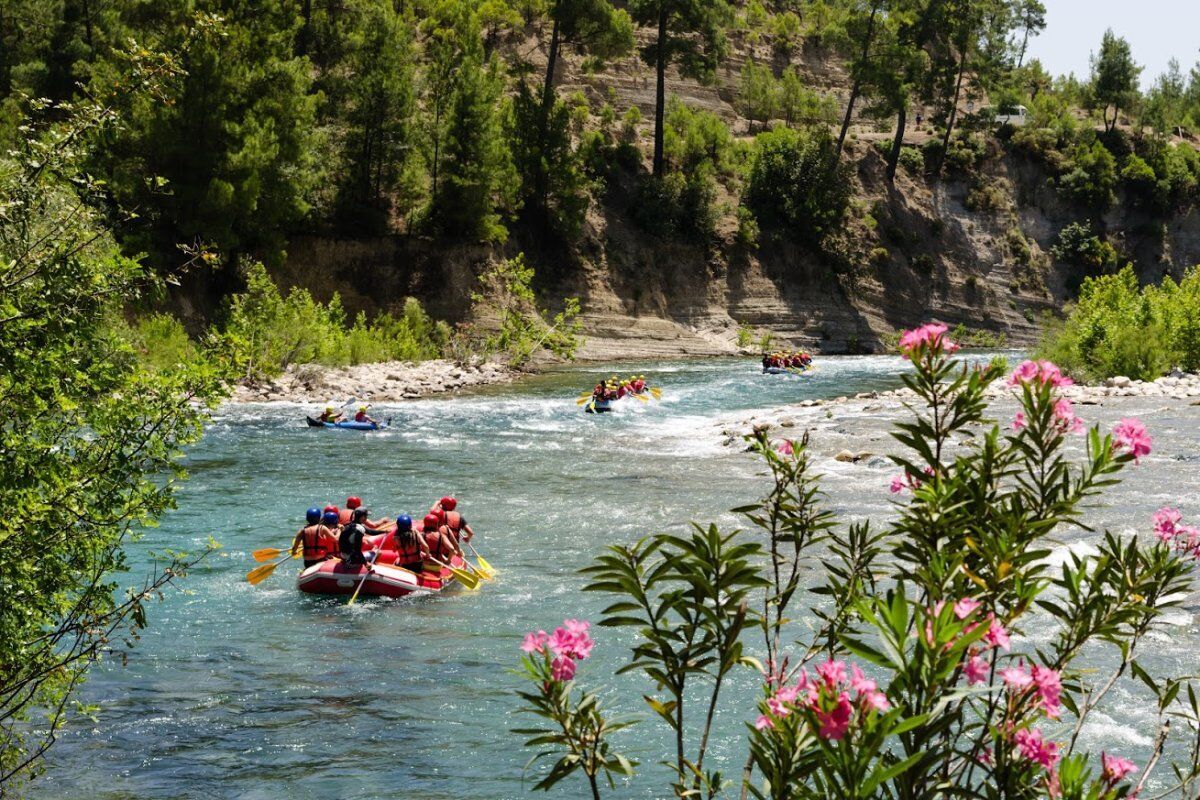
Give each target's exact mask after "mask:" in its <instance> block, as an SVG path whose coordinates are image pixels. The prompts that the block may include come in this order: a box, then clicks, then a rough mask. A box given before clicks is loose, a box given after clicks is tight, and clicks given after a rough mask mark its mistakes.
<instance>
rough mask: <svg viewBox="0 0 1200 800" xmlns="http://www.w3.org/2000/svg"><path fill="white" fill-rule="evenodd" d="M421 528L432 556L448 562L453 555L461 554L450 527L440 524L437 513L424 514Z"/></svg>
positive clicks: (444, 562)
mask: <svg viewBox="0 0 1200 800" xmlns="http://www.w3.org/2000/svg"><path fill="white" fill-rule="evenodd" d="M421 528H422V531H423V532H424V534H425V545H426V546H427V547H428V548H429V554H430V555H431V556H432V557H433V558H435V559H437V560H438V561H441V562H442V563H443V564H449V563H450V562H451V559H453V558H454V557H455V556H461V555H462V550H460V549H459V548H458V543H457V542H456V541H454V537H453V535H452V534H451V533H450V529H449V528H447V527H446V526H445V525H442V524H441V521H440V520H439V519H438V516H437V514H434V513H429V514H426V515H425V519H424V521H423V523H422V525H421Z"/></svg>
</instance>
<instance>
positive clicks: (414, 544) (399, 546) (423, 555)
mask: <svg viewBox="0 0 1200 800" xmlns="http://www.w3.org/2000/svg"><path fill="white" fill-rule="evenodd" d="M392 549H393V550H395V551H396V566H398V567H402V568H404V569H406V570H408V571H410V572H420V571H421V568H422V567H423V566H424V563H425V561H426V559H428V558H429V555H430V553H429V545H428V544H427V543H426V541H425V537H424V536H422V535H421V534H420V533H418V532H416V531H414V530H413V523H412V517H410V516H409V515H408V514H401V515H400V516H398V517H396V531H395V533H393V534H392Z"/></svg>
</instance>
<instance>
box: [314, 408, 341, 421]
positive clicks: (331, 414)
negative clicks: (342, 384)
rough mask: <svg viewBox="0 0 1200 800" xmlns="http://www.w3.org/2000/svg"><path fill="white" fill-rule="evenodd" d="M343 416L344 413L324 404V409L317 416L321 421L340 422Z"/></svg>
mask: <svg viewBox="0 0 1200 800" xmlns="http://www.w3.org/2000/svg"><path fill="white" fill-rule="evenodd" d="M345 418H346V415H345V414H343V413H342V412H341V411H338V410H336V409H334V407H333V406H325V410H324V411H322V412H321V416H319V417H317V419H319V420H321V422H341V421H342V420H343V419H345Z"/></svg>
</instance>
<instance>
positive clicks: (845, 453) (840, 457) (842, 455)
mask: <svg viewBox="0 0 1200 800" xmlns="http://www.w3.org/2000/svg"><path fill="white" fill-rule="evenodd" d="M833 460H834V461H846V462H849V463H851V464H853V463H854V462H855V461H857V460H858V456H856V455H855V454H854V453H852V452H850V451H849V450H842V451H841V452H839V453H838V454H837V455H836V456H834V457H833Z"/></svg>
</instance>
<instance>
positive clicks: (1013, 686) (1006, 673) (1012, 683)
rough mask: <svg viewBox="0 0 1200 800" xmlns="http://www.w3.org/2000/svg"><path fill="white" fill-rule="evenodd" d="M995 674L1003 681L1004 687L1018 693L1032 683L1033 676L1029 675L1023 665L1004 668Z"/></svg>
mask: <svg viewBox="0 0 1200 800" xmlns="http://www.w3.org/2000/svg"><path fill="white" fill-rule="evenodd" d="M996 674H997V675H999V676H1000V680H1002V681H1004V685H1005V686H1007V687H1008V688H1009V690H1011V691H1014V692H1019V691H1021V690H1022V689H1025V688H1026V687H1028V686H1029V685H1030V684H1032V683H1033V676H1032V675H1030V674H1029V670H1028V669H1026V667H1025V664H1024V663H1021V664H1018V665H1017V666H1015V667H1005V668H1004V669H1002V670H1000V671H999V672H997V673H996Z"/></svg>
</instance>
